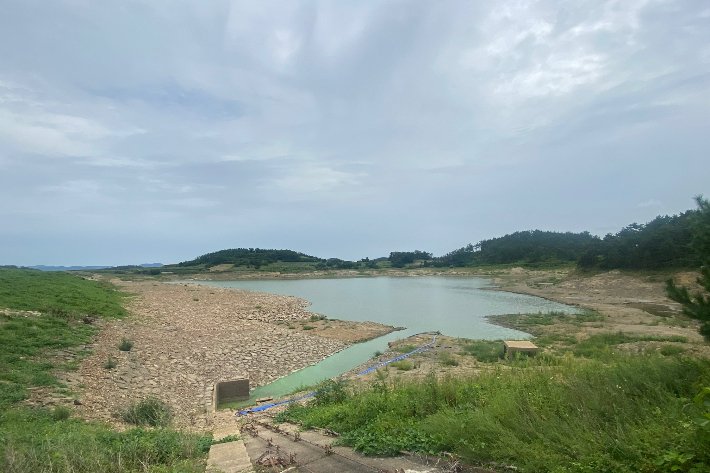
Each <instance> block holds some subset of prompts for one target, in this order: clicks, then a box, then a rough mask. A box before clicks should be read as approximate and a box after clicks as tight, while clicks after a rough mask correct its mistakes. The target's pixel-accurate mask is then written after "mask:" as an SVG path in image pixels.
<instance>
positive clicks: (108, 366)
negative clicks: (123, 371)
mask: <svg viewBox="0 0 710 473" xmlns="http://www.w3.org/2000/svg"><path fill="white" fill-rule="evenodd" d="M117 366H118V361H117V360H116V359H115V358H114V357H112V356H111V355H109V356H108V357H106V362H105V363H104V369H105V370H112V369H114V368H115V367H117Z"/></svg>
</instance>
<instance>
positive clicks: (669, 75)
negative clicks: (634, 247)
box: [0, 0, 710, 265]
mask: <svg viewBox="0 0 710 473" xmlns="http://www.w3.org/2000/svg"><path fill="white" fill-rule="evenodd" d="M698 194H705V195H706V196H708V195H710V3H708V2H707V0H687V1H683V0H679V1H675V0H663V1H656V0H634V1H624V0H622V1H604V0H592V1H583V0H575V1H564V2H563V1H548V0H541V1H507V0H500V1H496V2H459V1H443V2H432V1H416V0H409V1H355V0H353V1H347V2H343V1H333V2H325V1H324V2H321V1H315V0H314V1H304V2H301V1H286V0H283V1H280V2H269V1H259V2H254V1H244V2H239V1H199V2H196V1H192V0H190V1H166V0H150V1H149V0H145V1H142V0H141V1H121V2H96V1H89V0H64V1H62V0H56V1H37V0H3V6H2V14H1V15H0V264H15V265H36V264H45V265H119V264H139V263H152V262H162V263H175V262H179V261H184V260H188V259H192V258H194V257H196V256H198V255H201V254H204V253H207V252H211V251H217V250H220V249H224V248H238V247H247V248H250V247H255V248H280V249H292V250H296V251H302V252H304V253H307V254H312V255H315V256H319V257H323V258H330V257H337V258H342V259H350V260H357V259H360V258H363V257H366V256H367V257H370V258H374V257H379V256H386V255H387V254H389V252H390V251H411V250H414V249H419V250H423V251H428V252H432V253H434V254H435V255H441V254H444V253H446V252H448V251H451V250H453V249H456V248H460V247H462V246H465V245H466V244H467V243H476V242H478V241H480V240H482V239H486V238H492V237H498V236H502V235H504V234H507V233H512V232H514V231H518V230H527V229H541V230H554V231H575V232H578V231H585V230H587V231H590V232H592V233H594V234H597V235H605V234H607V233H615V232H617V231H619V230H620V229H621V228H622V227H623V226H625V225H628V224H630V223H632V222H639V223H643V222H647V221H649V220H651V219H653V218H654V217H655V216H656V215H659V214H663V215H665V214H669V215H670V214H676V213H679V212H682V211H685V210H687V209H690V208H694V207H695V205H694V202H693V196H695V195H698Z"/></svg>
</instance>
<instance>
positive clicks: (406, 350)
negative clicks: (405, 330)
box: [392, 345, 417, 353]
mask: <svg viewBox="0 0 710 473" xmlns="http://www.w3.org/2000/svg"><path fill="white" fill-rule="evenodd" d="M416 349H417V347H415V346H414V345H402V346H401V347H395V348H393V349H392V350H394V351H396V352H399V353H411V352H413V351H414V350H416Z"/></svg>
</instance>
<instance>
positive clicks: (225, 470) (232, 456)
mask: <svg viewBox="0 0 710 473" xmlns="http://www.w3.org/2000/svg"><path fill="white" fill-rule="evenodd" d="M206 471H207V472H208V473H209V472H221V473H247V472H253V471H254V469H253V467H252V464H251V459H250V458H249V454H248V453H247V449H246V448H245V447H244V442H243V441H241V440H237V441H234V442H228V443H220V444H217V445H212V447H211V448H210V454H209V457H208V458H207V470H206Z"/></svg>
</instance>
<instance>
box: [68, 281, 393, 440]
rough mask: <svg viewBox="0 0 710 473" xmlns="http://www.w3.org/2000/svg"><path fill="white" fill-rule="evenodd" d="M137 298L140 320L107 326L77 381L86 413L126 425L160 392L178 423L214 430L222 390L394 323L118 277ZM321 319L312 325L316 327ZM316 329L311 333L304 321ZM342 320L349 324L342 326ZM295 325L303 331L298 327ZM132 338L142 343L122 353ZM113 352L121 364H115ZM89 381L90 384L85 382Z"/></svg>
mask: <svg viewBox="0 0 710 473" xmlns="http://www.w3.org/2000/svg"><path fill="white" fill-rule="evenodd" d="M114 282H116V283H118V284H121V285H122V286H124V288H125V290H126V291H127V292H130V293H135V294H136V297H135V298H134V300H133V302H132V303H131V305H130V307H129V309H130V310H131V312H132V313H133V314H134V316H132V317H130V318H129V319H126V320H123V321H113V322H108V323H106V324H105V325H104V326H103V327H102V329H101V331H100V333H99V335H98V337H97V339H96V340H95V341H94V344H93V349H94V352H93V354H92V355H91V356H90V357H88V358H87V359H85V360H84V361H83V362H82V364H81V367H80V370H79V373H78V374H79V376H78V377H77V386H78V387H79V388H82V386H83V388H82V389H81V391H83V393H82V396H81V402H82V405H81V406H78V407H77V410H79V411H81V413H82V414H83V415H84V416H85V417H87V418H98V419H104V420H111V421H113V422H116V417H115V413H116V412H117V411H119V410H120V409H121V408H122V407H123V406H125V405H127V404H128V403H129V402H130V401H136V400H140V399H144V398H146V397H148V396H155V397H157V398H159V399H162V400H164V401H166V402H168V403H169V404H171V405H172V406H173V407H174V409H175V412H176V424H177V425H178V426H184V427H189V428H193V429H196V430H205V428H209V427H210V426H211V422H212V421H211V419H210V415H209V410H210V409H209V408H210V406H211V399H212V386H213V384H214V382H216V381H221V380H229V379H235V378H239V377H247V378H249V379H250V381H251V386H252V388H253V387H257V386H261V385H264V384H266V383H269V382H272V381H274V380H276V379H278V378H280V377H282V376H285V375H288V374H290V373H291V372H293V371H296V370H298V369H301V368H304V367H306V366H308V365H311V364H314V363H317V362H318V361H320V360H322V359H323V358H325V357H327V356H329V355H332V354H333V353H336V352H337V351H340V350H342V349H343V348H345V347H347V346H348V345H349V344H350V343H352V342H354V341H358V340H361V339H363V338H372V337H374V336H379V335H381V334H385V333H388V332H390V331H392V330H393V327H387V326H383V325H380V324H374V323H366V324H363V325H362V327H361V330H360V329H358V324H354V323H352V322H340V321H329V320H319V321H314V322H311V320H310V319H311V317H312V316H313V313H312V312H309V311H307V310H305V309H304V308H303V307H305V306H307V305H308V302H306V301H304V300H302V299H297V298H295V297H287V296H279V295H272V294H264V293H257V292H250V291H243V290H238V289H227V288H217V287H207V286H199V285H195V284H160V283H152V282H140V283H125V282H119V281H114ZM309 324H311V325H309ZM308 326H311V327H313V328H311V329H307V330H304V327H308ZM340 326H342V328H343V330H338V327H340ZM289 327H293V328H289ZM123 338H126V339H128V340H129V341H131V342H132V343H133V347H132V348H131V350H130V351H120V350H119V349H118V345H119V343H120V342H121V340H122V339H123ZM109 357H110V358H111V359H112V360H113V361H115V362H116V367H115V368H113V369H110V370H108V369H106V368H105V365H106V363H107V360H108V359H109ZM79 383H81V384H79Z"/></svg>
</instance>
